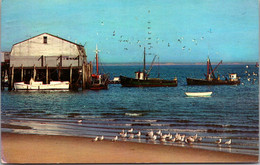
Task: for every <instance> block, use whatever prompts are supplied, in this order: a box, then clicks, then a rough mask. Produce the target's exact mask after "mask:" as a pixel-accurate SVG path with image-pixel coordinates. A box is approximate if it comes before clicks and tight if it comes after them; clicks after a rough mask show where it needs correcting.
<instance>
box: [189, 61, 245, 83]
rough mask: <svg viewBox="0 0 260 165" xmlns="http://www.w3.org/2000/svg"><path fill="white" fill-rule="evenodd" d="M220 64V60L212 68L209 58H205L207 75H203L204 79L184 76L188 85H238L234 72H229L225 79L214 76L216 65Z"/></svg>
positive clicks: (238, 81)
mask: <svg viewBox="0 0 260 165" xmlns="http://www.w3.org/2000/svg"><path fill="white" fill-rule="evenodd" d="M220 64H222V60H221V61H220V62H219V63H218V65H217V66H216V67H215V68H214V69H212V66H211V62H210V59H209V58H208V60H207V75H205V74H204V75H205V77H206V78H205V79H195V78H186V80H187V84H188V85H239V84H240V80H239V79H238V77H237V74H236V73H230V74H229V79H227V78H225V80H221V79H220V77H219V76H218V77H216V76H215V74H214V71H215V70H216V69H217V68H218V66H219V65H220Z"/></svg>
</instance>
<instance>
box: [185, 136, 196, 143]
mask: <svg viewBox="0 0 260 165" xmlns="http://www.w3.org/2000/svg"><path fill="white" fill-rule="evenodd" d="M194 141H195V139H193V137H192V136H190V137H188V138H187V139H185V142H186V143H193V142H194Z"/></svg>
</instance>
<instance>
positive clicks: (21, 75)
mask: <svg viewBox="0 0 260 165" xmlns="http://www.w3.org/2000/svg"><path fill="white" fill-rule="evenodd" d="M21 81H23V64H22V65H21Z"/></svg>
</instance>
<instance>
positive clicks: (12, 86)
mask: <svg viewBox="0 0 260 165" xmlns="http://www.w3.org/2000/svg"><path fill="white" fill-rule="evenodd" d="M13 88H14V64H13V65H12V70H11V90H12V89H13Z"/></svg>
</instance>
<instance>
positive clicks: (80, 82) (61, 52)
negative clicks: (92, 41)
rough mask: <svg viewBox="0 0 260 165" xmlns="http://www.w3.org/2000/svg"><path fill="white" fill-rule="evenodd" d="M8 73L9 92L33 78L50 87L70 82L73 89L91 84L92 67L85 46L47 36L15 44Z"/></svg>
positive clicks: (83, 87)
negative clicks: (20, 83) (58, 83)
mask: <svg viewBox="0 0 260 165" xmlns="http://www.w3.org/2000/svg"><path fill="white" fill-rule="evenodd" d="M8 66H10V68H9V74H8V77H9V78H8V79H9V81H8V84H9V90H11V89H13V85H14V83H15V82H19V81H24V82H29V81H30V79H31V78H33V79H34V80H37V81H43V83H45V84H48V83H49V82H50V81H57V80H58V81H69V82H70V87H71V88H74V87H73V86H75V87H79V86H82V89H85V88H86V87H88V86H89V84H90V83H91V73H92V64H91V62H90V63H88V62H87V55H86V52H85V49H84V46H83V45H80V44H77V43H74V42H71V41H68V40H66V39H63V38H60V37H58V36H55V35H52V34H49V33H43V34H40V35H37V36H35V37H32V38H29V39H26V40H24V41H21V42H18V43H16V44H14V45H13V47H12V50H11V53H10V65H8Z"/></svg>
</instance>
